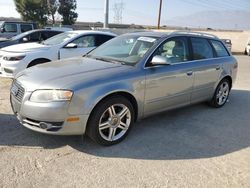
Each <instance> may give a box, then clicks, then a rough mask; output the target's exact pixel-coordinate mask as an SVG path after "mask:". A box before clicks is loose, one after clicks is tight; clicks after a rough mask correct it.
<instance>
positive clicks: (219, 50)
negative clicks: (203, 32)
mask: <svg viewBox="0 0 250 188" xmlns="http://www.w3.org/2000/svg"><path fill="white" fill-rule="evenodd" d="M210 41H211V44H212V46H213V47H214V50H215V52H216V55H217V57H226V56H229V54H228V52H227V50H226V48H225V46H224V45H223V44H222V42H220V41H216V40H210Z"/></svg>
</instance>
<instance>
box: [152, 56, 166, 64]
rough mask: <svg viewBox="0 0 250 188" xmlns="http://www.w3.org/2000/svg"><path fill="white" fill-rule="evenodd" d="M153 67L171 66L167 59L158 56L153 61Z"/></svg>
mask: <svg viewBox="0 0 250 188" xmlns="http://www.w3.org/2000/svg"><path fill="white" fill-rule="evenodd" d="M151 65H170V63H169V62H168V60H167V58H166V57H163V56H160V55H156V56H154V57H153V59H152V61H151Z"/></svg>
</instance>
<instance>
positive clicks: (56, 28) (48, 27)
mask: <svg viewBox="0 0 250 188" xmlns="http://www.w3.org/2000/svg"><path fill="white" fill-rule="evenodd" d="M44 29H49V30H56V31H64V32H65V31H73V29H72V28H70V27H52V26H46V27H44Z"/></svg>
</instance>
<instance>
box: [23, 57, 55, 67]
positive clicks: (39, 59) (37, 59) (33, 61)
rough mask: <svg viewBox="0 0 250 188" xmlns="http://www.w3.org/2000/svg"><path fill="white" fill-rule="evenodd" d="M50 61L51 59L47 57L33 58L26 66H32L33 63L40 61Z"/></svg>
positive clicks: (36, 63) (39, 62)
mask: <svg viewBox="0 0 250 188" xmlns="http://www.w3.org/2000/svg"><path fill="white" fill-rule="evenodd" d="M50 61H51V60H50V59H48V58H36V59H33V60H32V61H31V62H30V63H29V64H28V65H27V68H29V67H32V66H34V65H38V64H41V63H46V62H50Z"/></svg>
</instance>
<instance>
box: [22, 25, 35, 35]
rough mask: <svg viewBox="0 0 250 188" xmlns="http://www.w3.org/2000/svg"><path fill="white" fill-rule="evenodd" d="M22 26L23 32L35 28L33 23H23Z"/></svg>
mask: <svg viewBox="0 0 250 188" xmlns="http://www.w3.org/2000/svg"><path fill="white" fill-rule="evenodd" d="M20 28H21V32H22V33H23V32H26V31H30V30H32V29H33V28H32V25H31V24H21V25H20Z"/></svg>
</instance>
